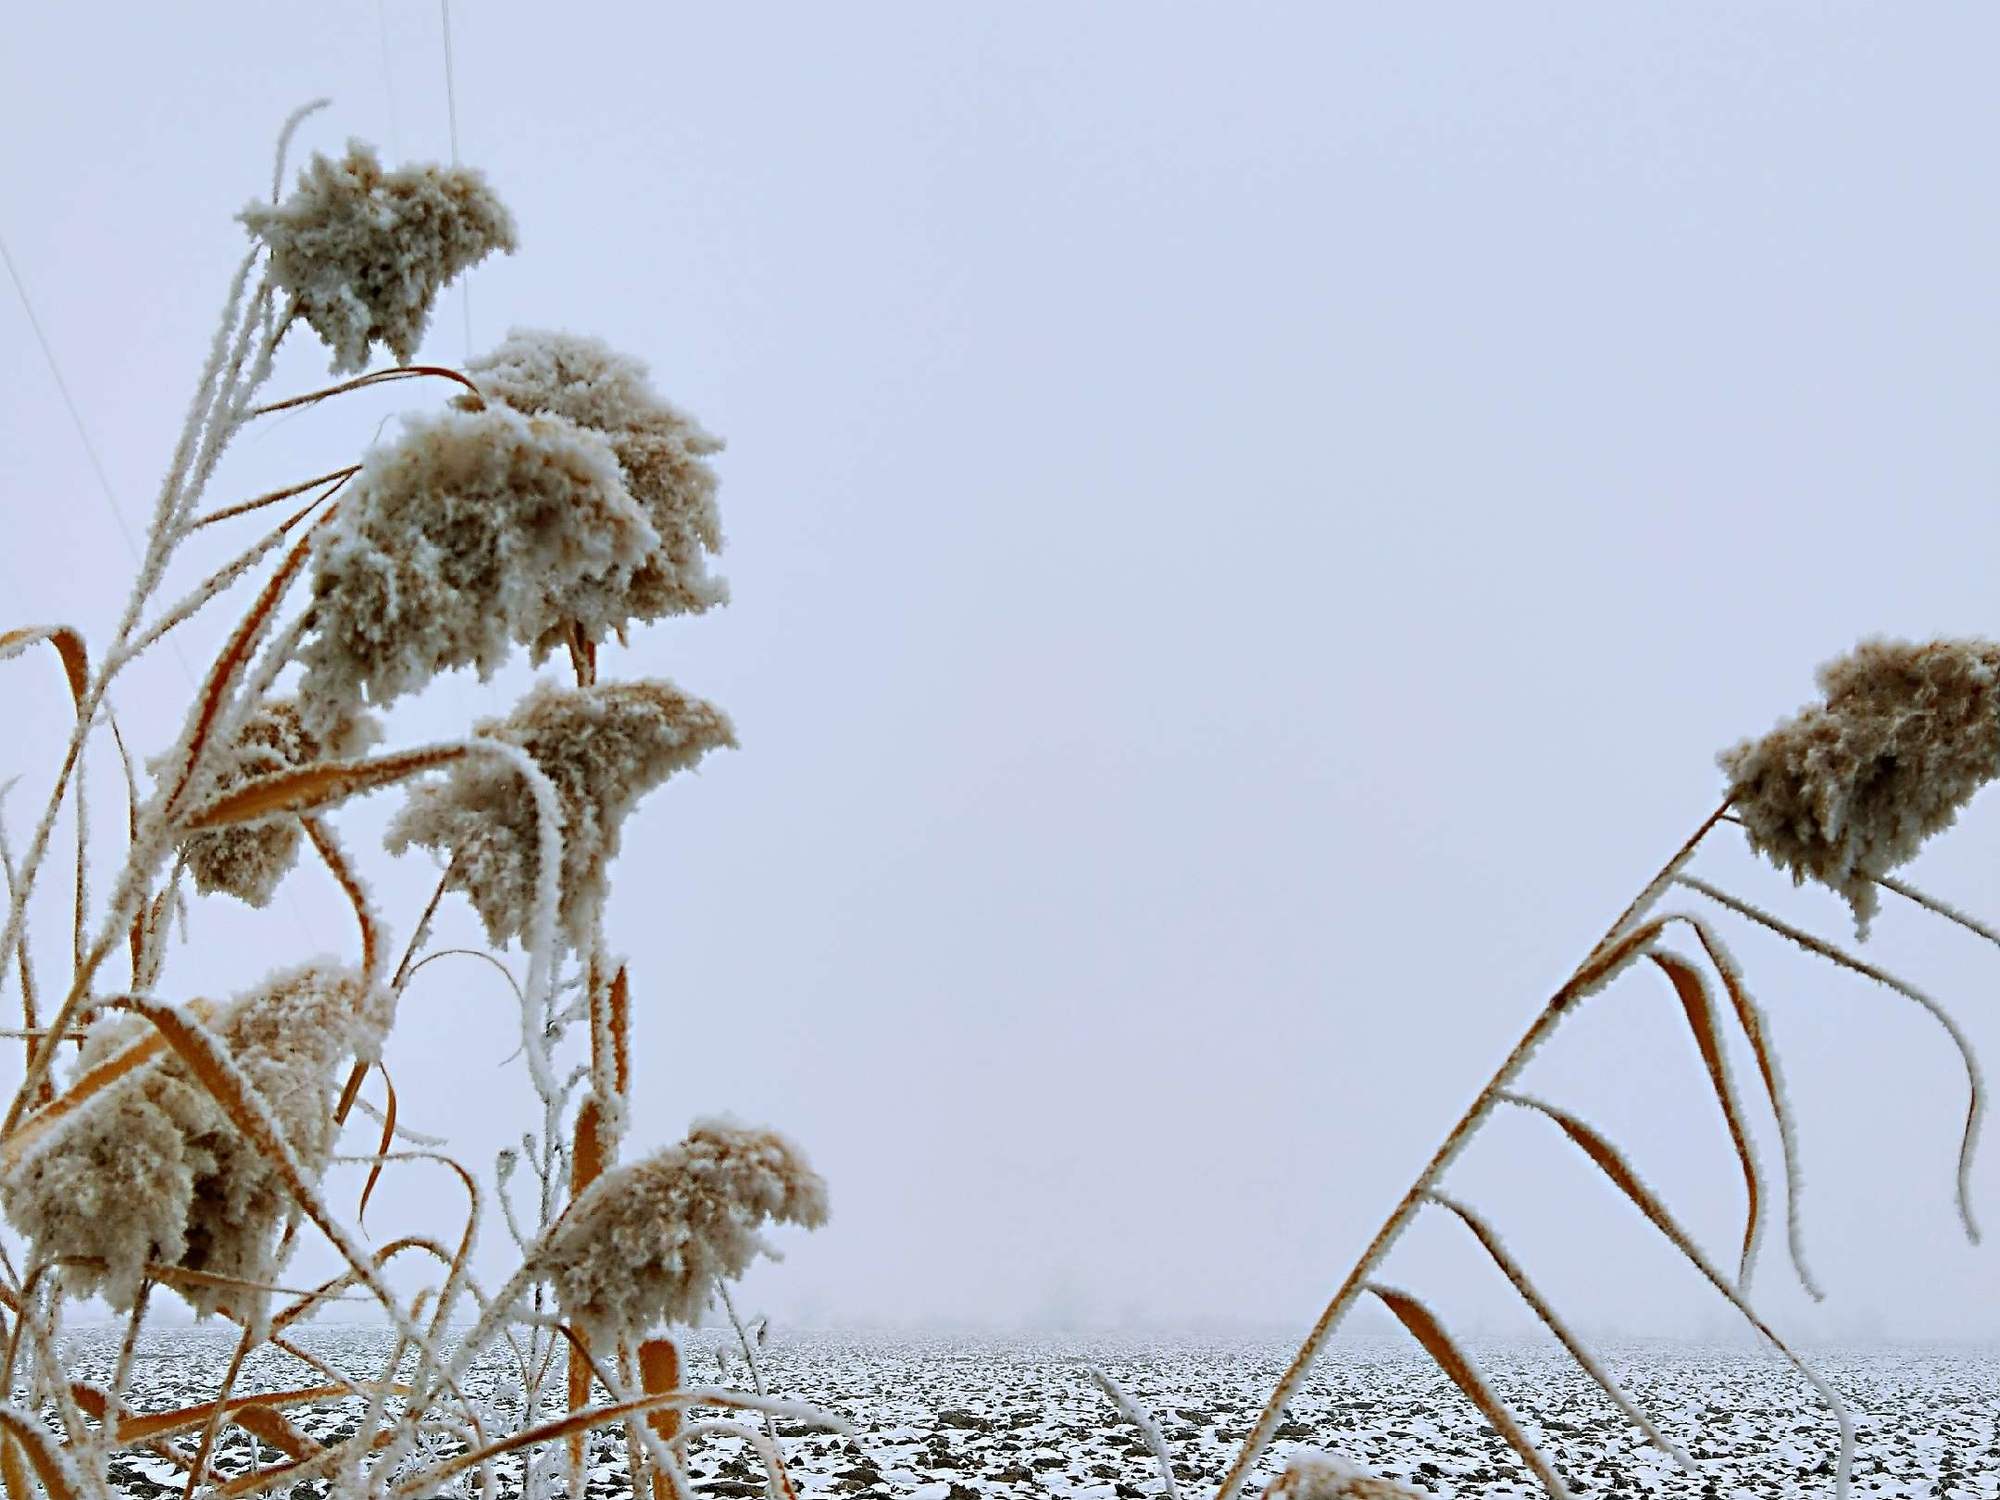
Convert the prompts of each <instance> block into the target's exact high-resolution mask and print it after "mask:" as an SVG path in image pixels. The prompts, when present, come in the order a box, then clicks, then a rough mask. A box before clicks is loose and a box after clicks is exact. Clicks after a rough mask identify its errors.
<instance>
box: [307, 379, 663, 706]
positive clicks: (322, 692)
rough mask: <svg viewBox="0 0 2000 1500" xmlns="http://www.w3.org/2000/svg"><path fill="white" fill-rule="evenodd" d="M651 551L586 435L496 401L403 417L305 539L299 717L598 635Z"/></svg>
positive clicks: (636, 510)
mask: <svg viewBox="0 0 2000 1500" xmlns="http://www.w3.org/2000/svg"><path fill="white" fill-rule="evenodd" d="M658 541H659V536H658V534H657V533H656V532H655V531H654V530H653V527H652V523H651V522H650V521H648V520H647V519H646V514H645V511H644V510H643V509H642V508H641V507H640V505H639V504H638V502H637V501H636V500H634V499H633V498H632V494H631V492H630V491H629V490H628V489H627V488H626V487H625V480H624V476H623V473H622V471H621V470H620V469H619V467H618V459H617V455H616V454H615V453H613V452H612V449H611V446H610V444H609V443H607V442H606V441H605V440H604V438H602V437H601V436H599V435H598V434H596V433H594V432H589V431H586V430H585V429H583V428H581V427H578V426H577V425H576V424H575V423H573V422H569V421H567V420H565V419H564V418H562V417H557V416H534V417H528V416H522V415H521V414H520V413H519V412H515V411H511V410H509V409H508V408H506V407H504V406H493V407H488V408H486V409H484V410H481V411H453V410H446V411H442V412H436V413H432V414H429V415H425V416H418V417H411V418H409V419H408V421H407V423H406V426H405V429H404V432H403V435H402V437H401V438H400V439H399V440H398V441H396V442H395V443H393V444H390V445H388V446H386V447H378V448H375V449H372V450H370V452H369V454H368V456H367V458H366V459H365V460H364V461H363V463H362V467H361V472H360V473H359V474H358V475H357V476H356V478H355V483H354V487H353V489H352V490H351V492H350V493H349V494H348V495H346V496H345V497H343V501H342V504H341V508H340V510H339V511H338V512H337V513H336V515H335V517H334V519H333V520H332V521H331V522H329V523H328V525H327V526H326V527H325V529H323V530H322V531H321V532H320V533H319V536H318V538H317V540H316V542H315V544H314V556H313V575H312V590H313V602H312V617H311V633H310V635H309V637H308V639H307V640H306V642H305V644H304V646H303V647H302V648H301V649H300V652H299V659H300V660H301V661H302V662H303V663H304V664H305V676H304V679H303V680H302V682H301V684H300V688H299V698H300V704H301V707H302V709H303V711H304V712H305V715H306V718H307V720H308V722H309V723H313V724H323V723H326V722H328V721H329V720H330V719H333V718H337V717H339V716H342V715H345V714H349V713H352V712H353V711H354V710H355V709H356V708H357V707H359V705H360V704H361V703H362V702H363V701H364V700H365V701H369V702H373V703H377V704H386V703H389V702H391V701H393V700H394V699H396V698H399V697H401V696H403V695H404V694H406V693H410V692H414V691H416V690H417V689H418V688H420V687H422V686H423V685H424V684H425V683H427V682H429V681H430V680H431V678H433V677H434V676H436V675H437V674H438V673H440V672H444V671H448V670H451V669H453V668H456V667H467V666H469V667H473V668H475V669H476V670H477V671H478V672H479V674H480V675H481V676H482V677H485V676H488V675H490V674H491V673H492V672H494V671H495V670H497V669H498V668H499V667H500V665H501V664H502V663H503V662H505V660H506V659H507V657H508V654H509V652H510V651H511V649H512V648H513V647H514V646H516V645H531V644H533V643H535V642H537V641H540V640H544V639H546V638H548V637H549V636H550V635H551V633H552V632H555V633H559V634H560V633H566V632H567V631H568V630H570V629H571V628H575V629H577V630H580V631H581V632H582V633H583V634H584V636H585V637H586V638H588V639H591V640H598V639H601V638H603V637H604V636H605V635H607V634H609V633H611V632H613V631H615V630H616V629H618V628H619V627H620V626H622V625H623V623H624V621H625V619H626V618H627V617H626V615H625V613H624V611H623V607H622V606H623V599H624V595H625V591H626V589H627V588H628V587H629V585H630V582H631V579H632V574H633V572H634V570H635V569H637V568H638V567H639V566H640V565H641V564H642V563H643V562H644V561H645V560H646V557H647V556H648V554H649V553H650V552H651V551H652V549H653V548H654V547H655V546H656V545H657V544H658Z"/></svg>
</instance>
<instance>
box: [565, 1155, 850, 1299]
mask: <svg viewBox="0 0 2000 1500" xmlns="http://www.w3.org/2000/svg"><path fill="white" fill-rule="evenodd" d="M767 1222H771V1223H786V1224H798V1225H802V1226H804V1227H805V1228H807V1229H815V1228H818V1227H819V1226H820V1225H821V1224H823V1223H825V1222H826V1183H825V1181H824V1180H823V1179H822V1178H821V1177H820V1176H819V1174H818V1173H816V1172H814V1171H813V1170H812V1169H811V1168H810V1167H809V1166H807V1165H806V1160H805V1157H804V1156H803V1155H802V1154H801V1153H800V1151H799V1148H798V1147H797V1146H795V1145H793V1144H792V1143H791V1142H790V1141H788V1140H786V1139H785V1138H784V1137H783V1136H781V1135H779V1134H777V1133H776V1132H774V1131H769V1130H756V1129H752V1128H750V1127H747V1126H743V1125H738V1124H736V1123H734V1122H733V1121H730V1120H724V1119H710V1120H697V1121H695V1123H694V1125H693V1126H692V1127H690V1129H689V1131H688V1136H687V1139H686V1140H684V1141H682V1142H681V1143H680V1144H679V1145H677V1146H669V1147H667V1148H666V1149H664V1150H661V1151H656V1152H654V1153H653V1154H652V1155H651V1156H648V1157H645V1158H643V1159H641V1160H639V1161H635V1162H632V1163H630V1164H629V1165H626V1166H623V1167H617V1168H614V1169H613V1170H612V1171H609V1172H607V1173H605V1174H604V1175H603V1176H602V1177H600V1178H598V1179H597V1181H595V1182H593V1183H592V1184H591V1185H590V1186H589V1187H588V1188H587V1189H585V1191H584V1192H583V1194H582V1195H581V1196H580V1197H579V1198H578V1199H577V1200H576V1202H575V1204H574V1205H573V1206H572V1207H571V1208H570V1211H569V1213H568V1214H567V1215H566V1216H565V1217H564V1218H563V1219H562V1221H561V1222H560V1223H558V1224H557V1225H556V1227H555V1228H554V1229H553V1230H551V1231H550V1233H549V1236H548V1238H547V1239H546V1240H545V1241H544V1242H543V1244H542V1246H541V1247H540V1248H539V1249H538V1250H537V1252H536V1267H537V1269H538V1270H540V1271H541V1273H542V1274H543V1275H544V1276H546V1277H547V1278H548V1280H549V1281H550V1282H552V1283H553V1284H554V1286H555V1292H556V1298H557V1300H558V1301H559V1302H560V1303H561V1305H562V1309H563V1312H564V1313H565V1314H566V1315H567V1316H569V1317H571V1318H573V1319H575V1320H577V1321H578V1322H580V1323H582V1324H584V1325H585V1326H586V1327H590V1328H593V1329H599V1330H610V1331H615V1332H623V1333H637V1332H639V1331H641V1330H643V1329H645V1328H648V1327H650V1326H652V1325H653V1324H655V1323H692V1322H694V1321H695V1320H696V1319H698V1318H699V1317H700V1316H701V1314H702V1312H703V1311H704V1309H706V1307H707V1306H708V1302H709V1298H710V1296H711V1295H712V1294H713V1290H714V1286H715V1281H716V1278H717V1277H729V1278H732V1279H733V1278H735V1277H737V1276H740V1275H742V1274H743V1271H744V1270H745V1268H746V1267H748V1266H749V1264H750V1262H751V1261H752V1260H753V1259H755V1258H756V1256H757V1255H759V1254H765V1255H772V1256H773V1257H774V1258H775V1252H774V1251H772V1249H771V1248H770V1246H769V1245H767V1244H766V1243H765V1242H764V1240H763V1237H762V1236H761V1235H760V1234H759V1233H758V1231H759V1230H760V1229H761V1228H762V1227H763V1225H764V1224H765V1223H767Z"/></svg>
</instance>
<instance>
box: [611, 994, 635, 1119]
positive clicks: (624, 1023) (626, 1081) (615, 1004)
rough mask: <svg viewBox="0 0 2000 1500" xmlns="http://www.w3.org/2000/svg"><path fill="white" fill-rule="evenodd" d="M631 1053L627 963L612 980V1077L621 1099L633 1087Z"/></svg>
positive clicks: (630, 1014) (630, 1007)
mask: <svg viewBox="0 0 2000 1500" xmlns="http://www.w3.org/2000/svg"><path fill="white" fill-rule="evenodd" d="M631 1053H632V985H631V981H630V980H629V979H628V978H627V976H626V970H625V965H623V964H620V965H619V966H618V972H617V973H616V974H615V975H613V976H612V980H611V1058H612V1078H613V1080H614V1082H615V1083H616V1085H617V1089H618V1097H619V1098H621V1099H623V1098H624V1097H625V1095H626V1094H627V1093H628V1092H629V1091H630V1090H631V1087H632V1056H631Z"/></svg>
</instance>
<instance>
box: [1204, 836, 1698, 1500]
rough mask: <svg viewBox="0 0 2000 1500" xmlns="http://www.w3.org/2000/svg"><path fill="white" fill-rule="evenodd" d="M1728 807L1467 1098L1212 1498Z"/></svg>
mask: <svg viewBox="0 0 2000 1500" xmlns="http://www.w3.org/2000/svg"><path fill="white" fill-rule="evenodd" d="M1728 810H1729V803H1728V802H1726V801H1725V802H1724V803H1723V804H1722V805H1721V806H1720V807H1718V808H1716V810H1715V811H1714V812H1712V813H1710V814H1709V815H1708V816H1707V817H1706V818H1705V819H1703V820H1702V823H1701V826H1700V827H1698V828H1696V829H1695V831H1694V832H1693V833H1692V834H1690V835H1689V836H1688V838H1687V841H1686V842H1685V843H1683V844H1682V845H1681V847H1680V848H1679V849H1678V850H1676V851H1675V853H1674V856H1673V858H1671V859H1669V860H1668V861H1667V862H1666V863H1665V864H1664V865H1662V866H1661V867H1660V871H1659V873H1658V874H1657V875H1655V876H1654V877H1653V878H1652V879H1651V880H1649V881H1648V882H1647V883H1646V884H1645V885H1643V886H1641V887H1640V889H1639V893H1638V895H1636V896H1634V897H1633V898H1632V901H1631V903H1630V904H1629V905H1628V906H1626V908H1625V910H1624V911H1623V912H1621V913H1620V914H1619V916H1618V919H1617V920H1616V921H1615V922H1613V923H1612V924H1611V926H1610V927H1609V928H1607V929H1606V931H1605V934H1604V936H1603V937H1602V938H1600V939H1599V940H1598V941H1597V944H1596V945H1595V946H1594V947H1592V948H1591V950H1590V952H1589V953H1588V954H1587V955H1585V957H1584V960H1583V962H1582V963H1581V964H1580V965H1578V967H1577V969H1576V972H1575V973H1573V974H1572V975H1570V977H1569V979H1568V980H1567V981H1565V983H1564V984H1563V987H1562V988H1561V989H1559V990H1557V991H1556V992H1555V994H1554V995H1553V996H1551V997H1550V999H1549V1002H1548V1003H1547V1004H1546V1005H1544V1006H1543V1007H1542V1010H1541V1013H1540V1014H1539V1015H1537V1016H1536V1017H1535V1019H1534V1021H1533V1023H1532V1024H1530V1025H1529V1027H1528V1029H1527V1031H1526V1032H1525V1033H1523V1035H1522V1037H1521V1040H1520V1041H1519V1042H1517V1043H1515V1045H1514V1050H1513V1051H1511V1052H1509V1053H1508V1054H1507V1058H1506V1061H1504V1062H1503V1063H1501V1064H1500V1067H1499V1069H1498V1070H1497V1071H1496V1072H1495V1073H1494V1074H1493V1076H1492V1078H1491V1079H1489V1080H1488V1081H1487V1084H1486V1086H1485V1087H1484V1088H1483V1089H1481V1090H1480V1091H1479V1095H1478V1097H1477V1098H1475V1099H1474V1100H1473V1101H1472V1104H1471V1107H1470V1108H1468V1109H1467V1110H1466V1112H1465V1114H1464V1115H1463V1116H1462V1117H1461V1118H1460V1120H1459V1122H1458V1123H1457V1124H1456V1125H1454V1126H1453V1127H1452V1129H1451V1133H1450V1134H1449V1135H1447V1136H1446V1137H1445V1138H1444V1143H1443V1144H1442V1145H1441V1146H1439V1147H1438V1148H1437V1151H1436V1152H1435V1153H1434V1154H1433V1155H1432V1156H1431V1159H1430V1162H1429V1164H1428V1165H1427V1166H1426V1167H1425V1168H1424V1170H1423V1171H1422V1172H1421V1173H1420V1174H1418V1177H1417V1180H1416V1181H1415V1182H1414V1183H1412V1184H1411V1185H1410V1189H1409V1191H1408V1192H1407V1193H1405V1194H1404V1195H1403V1199H1402V1201H1401V1202H1400V1203H1398V1204H1397V1205H1396V1208H1395V1211H1394V1212H1393V1213H1391V1214H1390V1215H1389V1218H1388V1220H1387V1222H1385V1223H1384V1224H1383V1225H1382V1227H1381V1229H1379V1230H1378V1231H1376V1234H1375V1238H1374V1239H1373V1240H1371V1241H1370V1242H1369V1244H1368V1248H1367V1250H1365V1251H1364V1252H1363V1253H1362V1256H1361V1259H1360V1260H1359V1261H1358V1262H1357V1263H1356V1264H1355V1266H1354V1269H1353V1270H1351V1271H1349V1272H1348V1274H1347V1279H1346V1280H1345V1281H1343V1282H1341V1284H1340V1289H1339V1290H1338V1291H1336V1292H1335V1293H1334V1294H1333V1300H1332V1301H1330V1302H1328V1303H1327V1305H1326V1310H1325V1311H1324V1312H1322V1313H1321V1314H1320V1315H1319V1321H1318V1322H1316V1323H1314V1324H1313V1326H1312V1329H1311V1331H1310V1332H1309V1333H1307V1335H1306V1337H1305V1342H1304V1343H1302V1344H1301V1345H1300V1346H1299V1352H1298V1353H1297V1354H1296V1355H1294V1356H1293V1357H1292V1362H1291V1364H1289V1365H1288V1366H1286V1368H1285V1373H1284V1374H1283V1375H1282V1376H1280V1377H1279V1379H1278V1383H1277V1385H1276V1386H1274V1387H1273V1388H1272V1390H1271V1395H1270V1398H1269V1399H1268V1400H1267V1401H1265V1403H1264V1409H1263V1410H1262V1411H1261V1412H1259V1413H1258V1414H1257V1421H1256V1423H1255V1425H1253V1426H1252V1427H1251V1429H1250V1431H1249V1433H1248V1434H1247V1435H1246V1436H1245V1437H1244V1439H1243V1446H1242V1448H1241V1449H1240V1450H1238V1452H1237V1455H1236V1460H1235V1462H1234V1463H1232V1464H1231V1465H1230V1467H1229V1472H1228V1473H1227V1474H1225V1475H1223V1478H1222V1484H1221V1486H1220V1488H1218V1489H1217V1490H1216V1494H1215V1500H1236V1497H1237V1496H1238V1495H1240V1494H1241V1493H1242V1491H1243V1486H1244V1484H1245V1483H1246V1482H1247V1481H1248V1479H1249V1477H1250V1471H1251V1469H1252V1468H1254V1467H1255V1466H1256V1463H1257V1460H1258V1459H1259V1458H1261V1457H1262V1456H1263V1453H1264V1450H1265V1449H1266V1448H1268V1447H1269V1446H1270V1444H1271V1439H1272V1438H1273V1437H1274V1436H1275V1435H1276V1433H1277V1429H1278V1425H1279V1423H1280V1422H1281V1421H1283V1420H1284V1411H1285V1407H1286V1405H1287V1404H1288V1403H1289V1402H1290V1401H1291V1400H1292V1398H1293V1397H1295V1396H1296V1395H1297V1394H1298V1392H1299V1387H1300V1386H1301V1385H1303V1384H1304V1383H1305V1378H1306V1376H1307V1374H1308V1373H1310V1371H1311V1370H1312V1366H1313V1362H1314V1361H1315V1360H1317V1359H1318V1358H1319V1355H1320V1351H1321V1350H1322V1349H1324V1348H1325V1347H1326V1343H1327V1340H1328V1339H1330V1338H1332V1337H1333V1333H1334V1330H1335V1329H1337V1328H1338V1327H1339V1326H1340V1322H1341V1319H1343V1318H1344V1317H1346V1316H1347V1313H1348V1310H1349V1309H1350V1308H1352V1307H1353V1306H1354V1303H1355V1300H1356V1299H1357V1298H1358V1297H1359V1296H1360V1295H1361V1294H1362V1292H1364V1291H1366V1290H1367V1288H1368V1280H1369V1278H1370V1277H1371V1276H1373V1275H1374V1274H1375V1269H1376V1267H1378V1266H1379V1265H1380V1264H1381V1263H1382V1261H1383V1259H1384V1258H1385V1257H1386V1256H1387V1255H1388V1253H1389V1251H1390V1250H1391V1249H1393V1248H1394V1247H1395V1244H1396V1241H1397V1240H1399V1239H1401V1238H1402V1235H1403V1231H1404V1230H1405V1229H1407V1228H1409V1226H1410V1221H1411V1220H1412V1219H1414V1218H1415V1217H1416V1216H1417V1213H1418V1211H1419V1210H1420V1209H1421V1208H1422V1207H1423V1206H1424V1203H1425V1202H1426V1200H1428V1198H1429V1197H1430V1195H1431V1193H1432V1192H1433V1191H1434V1190H1435V1189H1436V1188H1437V1187H1438V1185H1439V1183H1440V1182H1442V1180H1443V1178H1444V1174H1445V1172H1446V1171H1447V1170H1448V1169H1449V1168H1450V1166H1451V1164H1452V1162H1453V1161H1455V1160H1457V1158H1458V1155H1459V1153H1460V1152H1462V1151H1463V1150H1464V1149H1465V1147H1466V1145H1467V1144H1468V1143H1469V1142H1470V1141H1471V1139H1472V1137H1473V1136H1474V1135H1476V1134H1477V1133H1478V1132H1479V1128H1480V1127H1481V1126H1482V1125H1484V1124H1485V1123H1486V1121H1487V1119H1488V1118H1489V1117H1490V1116H1491V1115H1492V1113H1493V1111H1494V1108H1495V1107H1496V1106H1497V1105H1498V1104H1499V1103H1500V1102H1501V1098H1502V1096H1503V1095H1504V1094H1505V1093H1506V1091H1507V1089H1508V1087H1509V1086H1510V1085H1512V1083H1513V1082H1514V1080H1515V1079H1516V1078H1517V1077H1519V1076H1520V1073H1521V1070H1522V1069H1523V1068H1525V1067H1526V1066H1527V1065H1528V1059H1529V1058H1531V1057H1532V1056H1533V1055H1534V1053H1535V1049H1536V1048H1538V1047H1540V1046H1541V1044H1542V1043H1543V1042H1545V1041H1547V1040H1548V1038H1549V1036H1550V1035H1551V1034H1552V1033H1553V1032H1554V1031H1555V1029H1556V1027H1557V1026H1558V1025H1560V1024H1561V1022H1562V1020H1563V1018H1564V1017H1565V1016H1566V1015H1567V1014H1568V1013H1569V1011H1570V1009H1571V1008H1572V1007H1573V1006H1574V1005H1575V1004H1576V1002H1577V1001H1578V1000H1580V999H1582V998H1583V997H1584V996H1585V995H1587V994H1588V993H1589V992H1590V991H1591V989H1592V988H1593V987H1594V985H1595V983H1596V982H1597V981H1599V980H1600V979H1601V978H1602V976H1603V974H1604V971H1605V962H1604V956H1605V953H1606V950H1607V949H1609V948H1610V947H1611V946H1612V945H1613V944H1614V943H1615V942H1616V941H1617V940H1618V938H1619V937H1620V936H1621V935H1623V934H1624V933H1625V931H1626V929H1627V928H1629V927H1630V926H1631V925H1632V923H1633V922H1634V921H1635V920H1637V919H1638V917H1639V916H1641V915H1642V914H1643V913H1644V912H1645V910H1646V909H1647V907H1649V906H1650V905H1651V904H1652V903H1653V902H1654V901H1656V900H1658V899H1659V896H1660V893H1661V892H1662V891H1663V890H1665V889H1666V888H1667V886H1668V885H1669V884H1670V883H1671V882H1672V880H1673V877H1674V874H1675V872H1676V871H1678V870H1679V869H1680V868H1681V867H1682V866H1683V865H1685V864H1686V863H1687V861H1688V860H1689V858H1691V857H1692V856H1693V854H1694V852H1695V850H1696V849H1697V848H1698V847H1700V845H1701V841H1702V840H1703V839H1704V838H1706V837H1707V836H1708V834H1709V832H1710V830H1712V829H1713V828H1714V827H1715V825H1716V824H1717V823H1719V822H1721V821H1722V819H1723V816H1724V814H1725V813H1727V812H1728Z"/></svg>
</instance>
